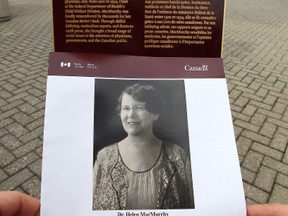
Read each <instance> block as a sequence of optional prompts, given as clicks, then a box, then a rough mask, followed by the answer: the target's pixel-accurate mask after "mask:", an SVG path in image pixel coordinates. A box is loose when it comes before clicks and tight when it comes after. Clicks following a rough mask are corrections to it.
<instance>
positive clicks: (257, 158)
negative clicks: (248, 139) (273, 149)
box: [242, 150, 264, 172]
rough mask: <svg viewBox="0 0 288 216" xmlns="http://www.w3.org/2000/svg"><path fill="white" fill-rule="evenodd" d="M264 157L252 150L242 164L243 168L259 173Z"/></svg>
mask: <svg viewBox="0 0 288 216" xmlns="http://www.w3.org/2000/svg"><path fill="white" fill-rule="evenodd" d="M263 158H264V156H263V155H262V154H259V153H257V152H255V151H252V150H250V151H249V152H248V154H247V156H246V158H245V160H244V161H243V163H242V167H244V168H246V169H248V170H250V171H252V172H258V170H259V168H260V166H261V163H262V160H263Z"/></svg>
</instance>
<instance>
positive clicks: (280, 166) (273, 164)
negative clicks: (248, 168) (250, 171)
mask: <svg viewBox="0 0 288 216" xmlns="http://www.w3.org/2000/svg"><path fill="white" fill-rule="evenodd" d="M263 165H265V166H267V167H269V168H271V169H274V170H276V171H278V172H280V173H282V174H284V175H288V165H287V164H284V163H281V162H280V161H277V160H275V159H272V158H270V157H265V158H264V161H263Z"/></svg>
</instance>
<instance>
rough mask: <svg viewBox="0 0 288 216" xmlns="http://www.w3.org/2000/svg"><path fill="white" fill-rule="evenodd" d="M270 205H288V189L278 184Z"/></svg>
mask: <svg viewBox="0 0 288 216" xmlns="http://www.w3.org/2000/svg"><path fill="white" fill-rule="evenodd" d="M269 203H282V204H287V203H288V189H287V188H285V187H283V186H281V185H278V184H276V185H275V187H274V189H273V192H272V194H271V197H270V199H269Z"/></svg>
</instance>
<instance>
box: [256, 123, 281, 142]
mask: <svg viewBox="0 0 288 216" xmlns="http://www.w3.org/2000/svg"><path fill="white" fill-rule="evenodd" d="M276 130H277V126H275V125H273V124H270V123H267V122H265V123H264V125H263V126H262V128H261V130H260V132H259V133H260V134H262V135H263V136H267V137H270V138H273V135H274V134H275V131H276Z"/></svg>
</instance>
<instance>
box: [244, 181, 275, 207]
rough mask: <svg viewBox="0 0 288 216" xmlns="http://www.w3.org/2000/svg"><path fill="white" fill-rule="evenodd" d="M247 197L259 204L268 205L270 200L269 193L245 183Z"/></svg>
mask: <svg viewBox="0 0 288 216" xmlns="http://www.w3.org/2000/svg"><path fill="white" fill-rule="evenodd" d="M244 190H245V195H246V197H247V198H249V199H252V200H253V201H255V202H257V203H266V202H267V201H268V199H269V193H267V192H265V191H263V190H260V189H258V188H256V187H254V186H253V185H251V184H247V183H244Z"/></svg>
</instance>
